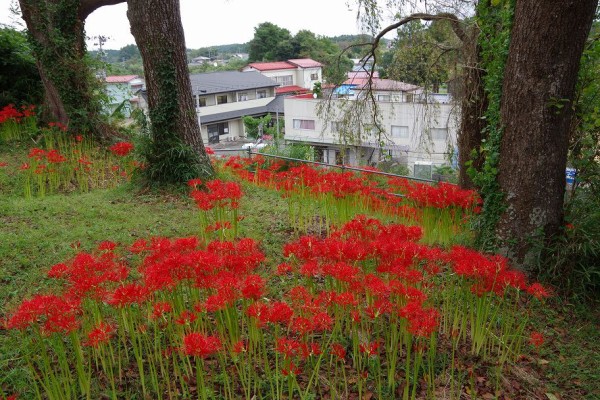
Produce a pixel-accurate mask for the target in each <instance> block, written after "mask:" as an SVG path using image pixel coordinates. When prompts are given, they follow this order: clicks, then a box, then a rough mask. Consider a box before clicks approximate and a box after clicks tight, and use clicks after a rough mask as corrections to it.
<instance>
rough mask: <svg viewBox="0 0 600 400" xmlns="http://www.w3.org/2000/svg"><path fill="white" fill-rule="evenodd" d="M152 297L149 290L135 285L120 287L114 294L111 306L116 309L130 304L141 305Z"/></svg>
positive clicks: (110, 301)
mask: <svg viewBox="0 0 600 400" xmlns="http://www.w3.org/2000/svg"><path fill="white" fill-rule="evenodd" d="M149 295H150V292H149V290H148V289H147V288H146V287H144V286H140V285H137V284H135V283H130V284H128V285H125V286H121V287H118V288H117V290H115V291H114V293H113V294H112V298H111V299H110V300H109V304H111V305H113V306H116V307H123V306H126V305H128V304H141V303H143V302H144V301H146V299H147V298H148V296H149Z"/></svg>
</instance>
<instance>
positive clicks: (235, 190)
mask: <svg viewBox="0 0 600 400" xmlns="http://www.w3.org/2000/svg"><path fill="white" fill-rule="evenodd" d="M205 186H206V189H207V191H202V190H197V189H194V190H192V192H191V193H190V197H192V199H194V201H195V202H196V205H197V206H198V208H200V209H201V210H204V211H208V210H211V209H213V208H215V207H218V208H225V207H228V208H238V205H239V204H238V202H239V199H240V198H241V197H242V189H241V187H240V185H239V184H237V183H235V182H224V181H221V180H219V179H215V180H212V181H209V182H206V184H205Z"/></svg>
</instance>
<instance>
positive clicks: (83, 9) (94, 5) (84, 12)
mask: <svg viewBox="0 0 600 400" xmlns="http://www.w3.org/2000/svg"><path fill="white" fill-rule="evenodd" d="M126 1H127V0H81V1H80V7H79V18H81V20H82V21H85V19H86V18H87V17H88V16H89V15H90V14H91V13H93V12H94V11H96V10H97V9H99V8H100V7H104V6H112V5H115V4H120V3H125V2H126Z"/></svg>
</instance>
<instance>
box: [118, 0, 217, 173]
mask: <svg viewBox="0 0 600 400" xmlns="http://www.w3.org/2000/svg"><path fill="white" fill-rule="evenodd" d="M127 4H128V6H129V9H128V11H127V17H128V18H129V23H130V25H131V33H132V34H133V36H134V38H135V40H136V43H137V45H138V47H139V49H140V53H141V55H142V60H143V63H144V72H145V78H146V87H147V90H148V108H149V111H150V121H151V123H152V132H153V140H154V146H155V147H157V146H158V147H160V146H162V144H161V141H162V140H163V139H164V140H165V142H166V143H165V145H168V146H171V145H172V141H171V139H172V135H174V136H175V137H177V138H179V139H180V140H181V141H182V142H183V143H185V144H187V145H189V146H190V147H191V148H192V149H193V150H194V151H195V152H196V153H197V154H198V156H199V157H200V163H201V166H202V170H203V172H204V173H205V174H210V175H212V173H213V171H212V167H211V164H210V160H209V159H208V156H207V155H206V152H205V150H204V145H203V143H202V136H201V134H200V126H199V123H198V117H197V115H196V111H195V107H194V102H193V99H192V89H191V83H190V76H189V71H188V68H187V56H186V47H185V38H184V35H183V27H182V25H181V13H180V9H179V1H178V0H129V1H128V3H127ZM165 150H166V149H165Z"/></svg>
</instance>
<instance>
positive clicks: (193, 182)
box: [187, 178, 202, 188]
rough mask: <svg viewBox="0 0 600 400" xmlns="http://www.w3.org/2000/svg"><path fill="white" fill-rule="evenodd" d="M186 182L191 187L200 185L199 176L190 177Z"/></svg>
mask: <svg viewBox="0 0 600 400" xmlns="http://www.w3.org/2000/svg"><path fill="white" fill-rule="evenodd" d="M187 184H188V186H189V187H193V188H195V187H197V186H200V185H202V179H200V178H195V179H190V180H189V181H188V182H187Z"/></svg>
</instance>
